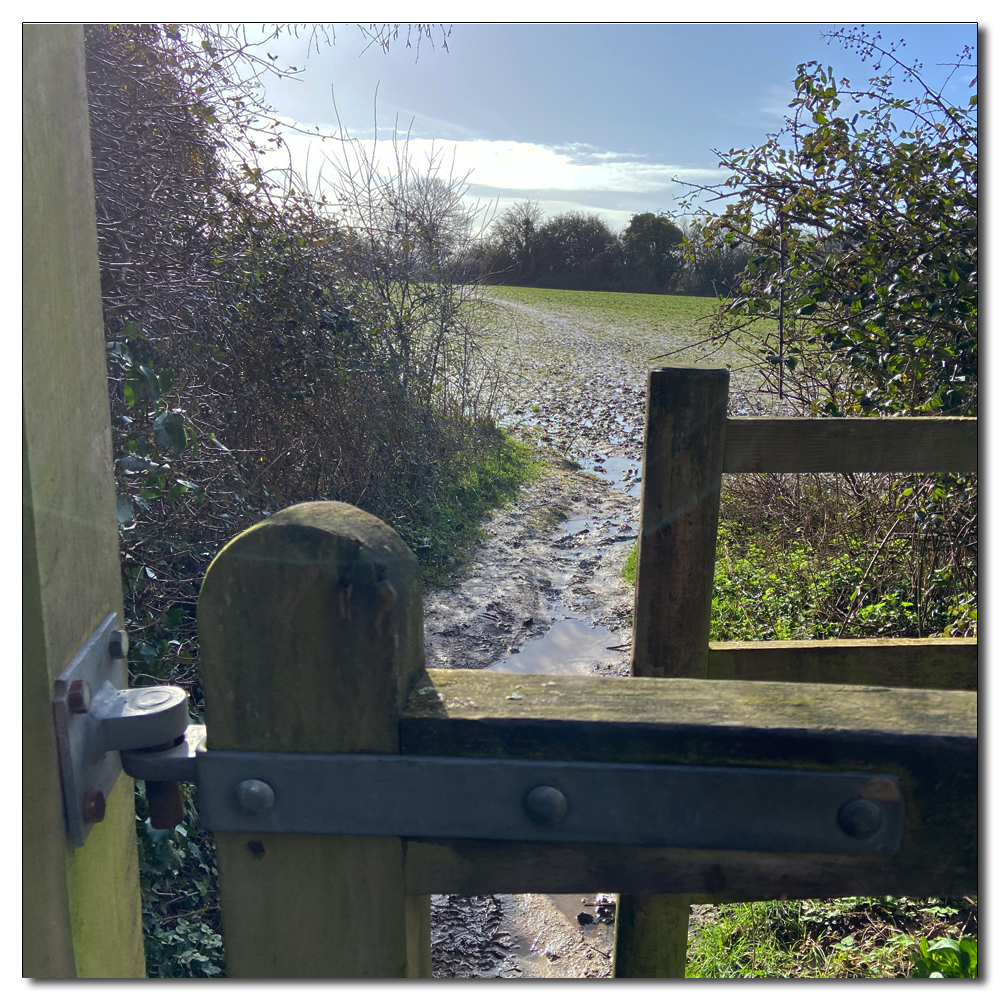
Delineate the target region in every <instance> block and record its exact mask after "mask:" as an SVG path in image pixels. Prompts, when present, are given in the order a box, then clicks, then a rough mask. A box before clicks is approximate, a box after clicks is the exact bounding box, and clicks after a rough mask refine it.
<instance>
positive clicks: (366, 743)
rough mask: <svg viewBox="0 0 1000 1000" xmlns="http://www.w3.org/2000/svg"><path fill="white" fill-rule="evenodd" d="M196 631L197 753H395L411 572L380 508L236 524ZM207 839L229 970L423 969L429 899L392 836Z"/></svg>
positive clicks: (378, 973) (415, 657) (410, 652)
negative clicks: (409, 883) (203, 737)
mask: <svg viewBox="0 0 1000 1000" xmlns="http://www.w3.org/2000/svg"><path fill="white" fill-rule="evenodd" d="M198 631H199V636H200V644H201V655H202V665H201V673H202V678H203V684H204V688H205V703H206V722H207V725H208V732H209V748H210V749H216V750H219V749H221V750H258V751H283V752H312V753H358V752H371V753H383V754H385V753H398V752H399V726H398V719H399V713H400V710H401V708H402V706H403V704H404V703H405V699H406V697H407V696H408V694H409V690H410V687H411V686H412V683H413V681H414V680H415V678H416V677H417V676H418V675H419V674H420V673H421V672H422V670H423V655H424V654H423V620H422V608H421V598H420V573H419V568H418V566H417V562H416V559H415V558H414V556H413V555H412V553H411V552H410V550H409V549H408V548H407V547H406V546H405V545H404V544H403V542H402V541H401V540H400V538H399V536H398V535H396V533H395V532H393V531H392V530H391V529H390V528H388V527H387V526H386V525H385V524H383V523H382V522H381V521H379V520H378V519H377V518H375V517H372V516H371V515H369V514H366V513H364V512H363V511H360V510H357V509H356V508H353V507H349V506H348V505H346V504H340V503H328V502H319V503H309V504H300V505H298V506H296V507H291V508H289V509H288V510H285V511H282V512H281V513H280V514H277V515H275V516H274V517H272V518H271V519H270V520H268V521H264V522H263V523H261V524H258V525H256V526H255V527H253V528H251V529H250V530H249V531H246V532H244V533H243V534H242V535H239V536H238V537H237V538H235V539H234V540H233V541H232V542H231V543H230V544H229V545H228V546H226V548H224V549H223V550H222V551H221V552H220V553H219V555H218V556H217V557H216V559H215V561H214V562H213V563H212V565H211V567H210V568H209V571H208V573H207V575H206V577H205V582H204V585H203V587H202V591H201V595H200V598H199V603H198ZM215 839H216V844H217V850H218V861H219V883H220V901H221V906H222V919H223V936H224V939H225V947H226V963H227V972H228V974H229V975H230V976H237V977H254V978H263V977H272V978H286V977H296V978H299V977H307V978H319V977H323V978H327V977H334V978H354V977H368V978H386V977H396V976H406V975H411V976H416V975H428V974H429V971H430V970H429V960H430V959H429V956H430V931H429V900H428V898H427V897H420V898H414V897H411V898H409V899H407V898H406V897H405V896H404V882H403V849H402V843H401V841H400V840H399V839H398V838H391V837H336V836H314V835H292V834H259V833H255V834H238V833H216V835H215ZM408 928H409V933H407V930H408Z"/></svg>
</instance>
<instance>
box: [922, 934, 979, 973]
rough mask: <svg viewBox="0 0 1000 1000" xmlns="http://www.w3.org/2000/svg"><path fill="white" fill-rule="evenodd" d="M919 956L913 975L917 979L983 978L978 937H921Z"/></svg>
mask: <svg viewBox="0 0 1000 1000" xmlns="http://www.w3.org/2000/svg"><path fill="white" fill-rule="evenodd" d="M917 954H918V955H919V957H918V958H916V959H915V960H914V963H913V970H912V971H911V972H910V976H911V977H912V978H914V979H978V978H979V958H978V955H979V944H978V942H977V941H976V939H975V938H969V937H963V938H962V939H961V940H959V941H955V940H954V939H952V938H946V937H939V938H935V939H934V940H933V941H928V940H927V939H926V938H921V939H920V942H919V944H918V945H917Z"/></svg>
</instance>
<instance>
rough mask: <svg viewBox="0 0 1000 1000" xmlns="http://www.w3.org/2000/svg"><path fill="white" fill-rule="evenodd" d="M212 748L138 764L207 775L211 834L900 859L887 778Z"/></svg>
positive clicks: (145, 772)
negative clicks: (534, 843)
mask: <svg viewBox="0 0 1000 1000" xmlns="http://www.w3.org/2000/svg"><path fill="white" fill-rule="evenodd" d="M192 731H194V732H192ZM203 746H204V730H203V729H202V728H201V727H191V728H190V729H189V735H188V739H187V744H186V746H178V747H177V748H176V750H174V751H171V755H172V758H173V759H172V760H170V759H169V756H165V757H164V759H163V760H162V761H160V762H158V761H156V760H154V759H153V758H155V757H158V756H160V755H145V756H144V758H143V759H142V760H139V755H135V754H127V755H125V766H126V769H127V770H128V771H129V773H132V774H135V775H136V776H137V777H147V776H148V777H151V778H154V779H168V780H169V779H175V780H178V779H179V780H188V781H191V780H195V781H197V783H198V809H199V815H200V819H201V822H202V823H203V824H204V825H205V826H206V827H207V828H209V829H212V830H231V831H240V832H246V833H252V832H257V833H330V834H354V835H360V836H391V837H420V838H445V839H451V838H474V839H483V840H510V841H548V842H565V843H592V844H601V843H603V844H636V845H646V846H664V847H686V848H702V849H715V850H745V851H771V852H795V853H798V852H804V853H815V854H840V855H871V854H879V855H892V854H895V853H896V851H897V850H898V849H899V845H900V842H901V840H902V836H903V827H904V821H905V808H904V802H903V795H902V792H901V790H900V787H899V782H898V780H897V778H896V777H894V776H893V775H884V774H877V775H876V774H863V773H853V772H847V773H845V772H823V771H793V770H779V769H769V768H742V767H690V766H667V765H652V764H649V765H647V764H607V763H590V762H568V761H527V760H496V759H483V758H443V757H412V756H410V757H403V756H382V755H377V754H307V753H301V754H285V753H254V752H235V751H215V750H208V751H204V750H200V749H199V748H200V747H203Z"/></svg>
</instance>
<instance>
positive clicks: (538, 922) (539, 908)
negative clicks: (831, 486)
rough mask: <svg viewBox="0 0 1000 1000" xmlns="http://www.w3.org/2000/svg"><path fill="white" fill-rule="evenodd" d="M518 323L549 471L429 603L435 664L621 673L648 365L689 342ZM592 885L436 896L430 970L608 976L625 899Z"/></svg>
mask: <svg viewBox="0 0 1000 1000" xmlns="http://www.w3.org/2000/svg"><path fill="white" fill-rule="evenodd" d="M518 316H519V319H520V322H519V323H518V337H517V341H516V343H514V344H512V345H511V347H510V355H509V361H510V365H511V369H512V371H513V377H512V379H511V389H510V394H509V397H508V399H507V400H506V404H505V407H504V409H503V411H502V415H501V419H502V422H503V423H504V424H505V425H506V426H508V427H509V428H512V429H516V430H517V431H518V432H519V433H522V434H525V435H526V436H529V437H530V438H532V439H533V440H534V441H535V442H536V443H537V445H538V447H539V451H540V454H541V455H542V458H543V465H542V470H541V473H540V475H539V478H538V479H537V480H536V481H535V482H533V483H530V484H528V485H527V486H525V487H524V488H523V489H522V491H521V493H520V495H519V497H518V499H517V501H516V502H514V503H512V504H511V505H510V506H508V507H507V508H505V509H502V510H499V511H496V512H494V514H493V515H492V517H491V518H490V519H489V521H488V522H487V523H486V524H485V525H484V533H485V537H484V541H483V543H482V545H481V546H480V548H479V549H478V551H477V553H476V555H475V558H474V559H473V560H472V562H471V563H470V565H469V566H468V568H467V569H466V571H465V573H464V574H463V575H462V576H461V578H460V579H459V580H457V581H456V582H455V584H454V585H453V586H451V587H446V588H437V589H434V590H431V591H429V592H428V593H427V594H426V596H425V599H424V629H425V640H426V649H427V665H428V666H429V667H453V668H462V669H473V670H475V669H484V670H487V669H488V670H502V671H509V672H530V673H551V674H573V673H576V674H580V673H582V674H609V675H621V676H624V675H627V674H628V665H629V654H630V649H631V639H632V603H633V593H632V587H631V586H630V585H628V584H626V583H625V582H624V581H623V580H622V578H621V569H622V566H623V564H624V562H625V559H626V558H627V556H628V553H629V551H630V549H631V546H632V544H633V543H634V542H635V540H636V536H637V529H638V520H639V500H638V496H639V486H640V482H641V474H642V473H641V461H640V460H641V457H642V433H643V418H644V412H645V396H646V370H647V366H648V364H649V361H650V359H651V358H652V357H655V356H657V355H662V354H666V353H668V352H669V351H676V350H677V349H678V347H683V341H682V340H681V341H679V340H678V339H677V338H670V337H666V338H661V339H660V340H658V341H657V340H651V339H649V338H642V339H641V341H640V343H639V344H636V343H634V342H632V341H630V340H629V339H627V336H626V334H625V333H623V332H621V331H612V332H609V331H608V329H607V328H606V327H601V328H598V327H597V326H595V325H594V324H593V323H590V322H588V321H587V319H586V317H582V318H574V317H573V316H566V315H562V314H557V313H553V312H548V311H546V310H544V309H537V308H531V307H528V306H524V305H520V306H518ZM675 357H677V359H678V360H683V361H693V360H696V358H695V357H694V356H685V355H684V354H683V353H682V354H680V355H675ZM593 888H594V890H595V891H594V892H593V893H591V894H589V895H586V896H585V895H583V894H580V895H579V896H574V895H568V896H547V895H522V896H510V895H491V896H475V897H457V896H435V897H432V942H433V947H432V956H433V962H434V975H435V976H436V977H439V978H451V977H461V978H518V977H522V978H602V977H606V976H609V975H610V974H611V950H612V942H613V937H614V932H613V926H614V897H613V896H610V895H608V894H606V893H601V892H599V891H597V890H601V889H602V888H604V887H601V886H594V887H593ZM700 916H701V914H696V915H695V919H698V918H699V917H700Z"/></svg>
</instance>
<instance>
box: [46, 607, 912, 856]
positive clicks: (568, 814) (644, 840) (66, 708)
mask: <svg viewBox="0 0 1000 1000" xmlns="http://www.w3.org/2000/svg"><path fill="white" fill-rule="evenodd" d="M115 624H116V621H115V619H114V616H108V618H107V619H106V620H105V621H104V622H103V623H102V624H101V626H100V627H99V628H98V630H97V631H96V632H95V633H94V635H93V636H92V637H91V639H90V640H88V642H87V644H85V646H84V648H83V649H82V650H81V653H80V654H79V655H78V656H77V657H76V658H75V659H74V661H73V663H71V664H70V666H69V667H68V668H67V670H66V671H64V673H63V674H62V675H61V676H60V678H59V679H58V681H57V683H56V697H55V699H54V710H55V715H56V726H57V732H58V734H59V740H58V743H59V752H60V765H61V768H62V774H63V784H64V793H65V800H66V810H67V821H68V826H69V830H70V836H71V840H72V842H73V843H74V844H75V845H76V846H79V845H81V844H82V843H83V841H84V840H85V839H86V835H87V832H88V831H89V829H90V825H91V824H93V823H94V822H99V821H100V819H101V818H103V809H102V808H99V806H102V805H103V799H104V796H106V795H107V794H108V792H109V791H110V788H111V785H112V784H113V783H114V780H115V778H116V777H117V775H118V773H119V772H120V771H121V770H122V769H124V770H125V771H126V772H127V773H128V774H130V775H132V776H133V777H135V778H142V779H144V780H146V781H147V782H160V783H163V782H195V783H197V785H198V807H199V815H200V818H201V822H203V823H204V825H205V826H206V827H208V828H209V829H212V830H232V831H240V832H246V833H253V832H259V833H318V834H353V835H360V836H389V837H419V838H443V839H452V838H474V839H479V840H506V841H545V842H562V843H590V844H635V845H640V846H663V847H686V848H703V849H715V850H745V851H769V852H805V853H811V854H839V855H872V854H878V855H892V854H895V853H896V851H897V850H898V849H899V845H900V842H901V840H902V836H903V827H904V821H905V808H904V802H903V795H902V792H901V790H900V786H899V781H898V779H897V778H896V777H895V776H894V775H887V774H882V775H872V774H863V773H854V772H830V771H801V770H788V769H778V768H751V767H696V766H680V765H660V764H615V763H602V762H581V761H535V760H514V759H495V758H479V757H462V758H453V757H422V756H393V755H382V754H313V753H257V752H246V751H239V752H237V751H217V750H208V749H206V731H205V727H204V726H196V725H188V724H187V723H188V714H187V697H186V695H185V693H184V691H183V690H181V689H180V688H176V687H145V688H131V689H128V688H127V689H120V688H118V687H117V686H116V684H115V683H114V682H115V681H117V680H118V678H119V677H120V675H121V672H122V670H121V666H122V665H121V660H122V658H123V656H124V652H125V650H126V649H127V646H124V647H123V643H125V642H126V640H124V638H123V636H124V634H123V633H122V632H121V631H120V630H117V629H116V628H115Z"/></svg>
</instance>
